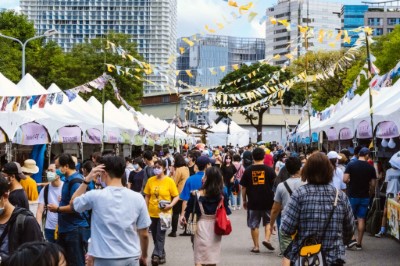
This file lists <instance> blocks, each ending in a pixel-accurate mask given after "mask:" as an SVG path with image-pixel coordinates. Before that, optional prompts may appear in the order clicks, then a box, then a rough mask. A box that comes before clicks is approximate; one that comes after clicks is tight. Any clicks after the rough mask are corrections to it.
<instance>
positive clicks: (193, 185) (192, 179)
mask: <svg viewBox="0 0 400 266" xmlns="http://www.w3.org/2000/svg"><path fill="white" fill-rule="evenodd" d="M203 176H204V172H197V173H195V174H194V175H192V176H189V178H188V179H187V180H186V182H185V186H184V187H183V189H182V192H181V194H180V195H179V198H180V199H181V200H186V201H188V200H189V198H190V192H191V191H193V190H199V189H200V188H201V187H202V185H203V183H202V179H203Z"/></svg>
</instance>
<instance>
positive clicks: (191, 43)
mask: <svg viewBox="0 0 400 266" xmlns="http://www.w3.org/2000/svg"><path fill="white" fill-rule="evenodd" d="M182 41H184V42H185V43H187V44H188V45H189V46H193V45H194V42H192V41H191V40H189V39H188V38H182Z"/></svg>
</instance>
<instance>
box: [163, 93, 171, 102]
mask: <svg viewBox="0 0 400 266" xmlns="http://www.w3.org/2000/svg"><path fill="white" fill-rule="evenodd" d="M170 101H171V99H170V97H169V95H165V96H162V98H161V103H169V102H170Z"/></svg>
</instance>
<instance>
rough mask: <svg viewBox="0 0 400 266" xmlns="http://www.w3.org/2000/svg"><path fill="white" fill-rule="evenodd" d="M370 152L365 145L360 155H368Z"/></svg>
mask: <svg viewBox="0 0 400 266" xmlns="http://www.w3.org/2000/svg"><path fill="white" fill-rule="evenodd" d="M369 153H370V151H369V149H368V148H366V147H364V148H362V149H361V150H360V152H359V153H358V155H359V156H365V155H368V154H369Z"/></svg>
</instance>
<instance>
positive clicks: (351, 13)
mask: <svg viewBox="0 0 400 266" xmlns="http://www.w3.org/2000/svg"><path fill="white" fill-rule="evenodd" d="M367 11H368V6H367V5H344V6H343V8H342V29H343V30H347V31H348V30H353V29H356V28H358V27H363V26H364V15H365V12H367ZM348 34H349V37H350V38H351V42H350V43H343V44H342V46H343V47H352V46H353V45H354V43H355V42H356V41H357V39H358V33H356V32H351V31H349V32H348Z"/></svg>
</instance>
